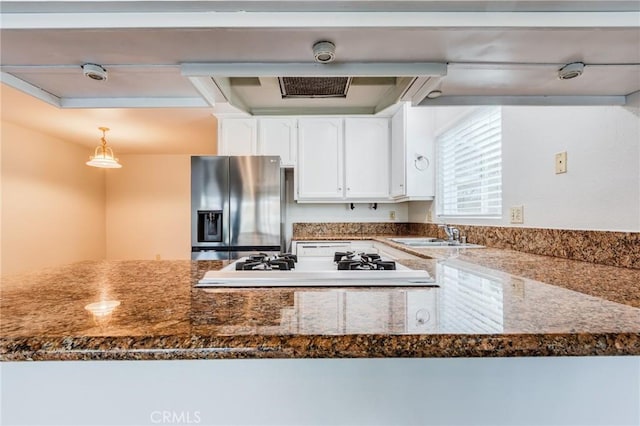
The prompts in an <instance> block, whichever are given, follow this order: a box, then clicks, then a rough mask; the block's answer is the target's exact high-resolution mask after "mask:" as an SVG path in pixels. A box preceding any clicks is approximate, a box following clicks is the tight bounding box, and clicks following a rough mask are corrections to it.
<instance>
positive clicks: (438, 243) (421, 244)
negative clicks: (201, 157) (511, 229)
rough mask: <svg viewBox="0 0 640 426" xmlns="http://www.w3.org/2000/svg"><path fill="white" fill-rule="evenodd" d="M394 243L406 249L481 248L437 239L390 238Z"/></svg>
mask: <svg viewBox="0 0 640 426" xmlns="http://www.w3.org/2000/svg"><path fill="white" fill-rule="evenodd" d="M390 240H391V241H393V242H394V243H398V244H402V245H405V246H408V247H415V248H426V247H434V248H438V247H457V248H483V247H484V246H481V245H478V244H468V243H464V244H463V243H460V242H457V241H447V240H442V239H439V238H430V237H415V238H390Z"/></svg>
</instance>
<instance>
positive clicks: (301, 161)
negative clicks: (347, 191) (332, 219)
mask: <svg viewBox="0 0 640 426" xmlns="http://www.w3.org/2000/svg"><path fill="white" fill-rule="evenodd" d="M343 144H344V140H343V131H342V119H340V118H304V119H300V120H298V167H297V170H296V182H297V191H296V197H295V198H296V199H297V200H305V199H311V200H337V199H341V198H343V197H344V185H343V183H344V182H343V181H344V178H343V152H344V146H343Z"/></svg>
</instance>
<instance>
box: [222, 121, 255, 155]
mask: <svg viewBox="0 0 640 426" xmlns="http://www.w3.org/2000/svg"><path fill="white" fill-rule="evenodd" d="M257 124H258V122H257V120H256V119H254V118H225V119H222V120H220V126H219V128H218V135H219V138H218V154H219V155H256V154H257V152H258V146H257V145H258V132H257V129H258V126H257Z"/></svg>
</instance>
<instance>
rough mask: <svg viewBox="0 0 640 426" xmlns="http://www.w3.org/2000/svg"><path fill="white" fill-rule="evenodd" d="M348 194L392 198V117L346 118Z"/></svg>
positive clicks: (357, 196)
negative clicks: (390, 190)
mask: <svg viewBox="0 0 640 426" xmlns="http://www.w3.org/2000/svg"><path fill="white" fill-rule="evenodd" d="M344 125H345V144H344V145H345V188H346V192H345V197H346V198H347V199H350V200H355V199H367V200H375V199H379V198H381V199H384V198H388V197H389V120H388V119H386V118H346V119H345V123H344Z"/></svg>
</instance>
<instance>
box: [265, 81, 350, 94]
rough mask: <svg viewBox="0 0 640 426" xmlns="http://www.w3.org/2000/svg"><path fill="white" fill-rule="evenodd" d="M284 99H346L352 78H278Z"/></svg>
mask: <svg viewBox="0 0 640 426" xmlns="http://www.w3.org/2000/svg"><path fill="white" fill-rule="evenodd" d="M278 82H279V83H280V93H281V94H282V99H288V98H346V97H347V91H348V90H349V86H350V85H351V77H278Z"/></svg>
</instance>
